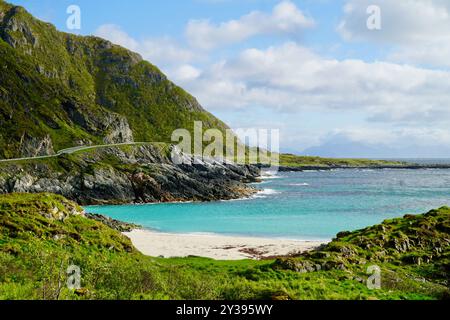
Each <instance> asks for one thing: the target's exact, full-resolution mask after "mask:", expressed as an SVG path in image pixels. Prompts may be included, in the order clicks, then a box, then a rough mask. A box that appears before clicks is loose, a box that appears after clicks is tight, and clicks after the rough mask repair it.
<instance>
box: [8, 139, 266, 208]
mask: <svg viewBox="0 0 450 320" xmlns="http://www.w3.org/2000/svg"><path fill="white" fill-rule="evenodd" d="M259 176H260V170H259V168H257V167H255V166H238V165H234V164H222V163H219V162H215V161H208V162H207V163H206V162H205V163H200V164H192V165H187V164H183V165H177V164H175V163H173V162H172V160H171V157H170V150H169V149H168V147H167V146H166V147H161V146H154V145H142V146H127V147H123V148H121V147H108V148H102V149H96V150H92V151H89V152H82V153H79V154H73V155H62V156H60V157H57V158H54V159H42V160H35V161H27V162H18V163H14V164H1V165H0V194H6V193H41V192H49V193H55V194H60V195H63V196H64V197H66V198H68V199H70V200H73V201H76V202H77V203H79V204H81V205H106V204H112V205H116V204H129V203H160V202H184V201H214V200H232V199H239V198H242V197H248V196H251V195H253V194H255V193H256V192H257V190H256V189H255V188H253V187H251V186H250V185H248V183H251V182H257V181H258V177H259Z"/></svg>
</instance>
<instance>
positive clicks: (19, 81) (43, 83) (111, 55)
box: [0, 0, 227, 159]
mask: <svg viewBox="0 0 450 320" xmlns="http://www.w3.org/2000/svg"><path fill="white" fill-rule="evenodd" d="M0 69H1V72H0V159H1V158H14V157H21V156H35V155H46V154H52V153H53V152H54V151H57V150H60V149H63V148H67V147H72V146H74V145H88V144H98V143H115V142H130V141H133V140H134V141H149V142H150V141H158V142H169V141H170V137H171V134H172V131H173V130H174V129H178V128H186V129H188V130H192V128H193V122H194V121H195V120H198V121H203V123H204V127H205V129H208V128H212V127H214V128H218V129H221V130H225V129H226V128H227V127H226V125H225V124H224V123H222V122H221V121H220V120H218V119H216V118H215V117H214V116H212V115H211V114H209V113H208V112H206V111H205V110H204V109H203V108H202V107H201V106H200V105H199V103H198V102H197V101H196V99H195V98H193V97H192V96H191V95H189V94H188V93H187V92H185V91H184V90H183V89H181V88H180V87H178V86H176V85H174V84H173V83H172V82H170V81H169V80H168V79H167V77H166V76H165V75H164V74H162V73H161V71H159V70H158V68H156V67H155V66H153V65H152V64H150V63H149V62H146V61H143V60H142V58H141V57H140V56H139V55H138V54H136V53H133V52H130V51H128V50H126V49H124V48H122V47H120V46H117V45H114V44H112V43H110V42H108V41H106V40H103V39H100V38H97V37H81V36H76V35H72V34H67V33H62V32H59V31H57V30H56V28H55V27H54V26H52V25H50V24H48V23H44V22H42V21H39V20H37V19H35V18H34V17H33V16H31V15H30V14H29V13H28V12H26V10H25V9H23V8H22V7H18V6H13V5H10V4H8V3H6V2H4V1H3V0H0Z"/></svg>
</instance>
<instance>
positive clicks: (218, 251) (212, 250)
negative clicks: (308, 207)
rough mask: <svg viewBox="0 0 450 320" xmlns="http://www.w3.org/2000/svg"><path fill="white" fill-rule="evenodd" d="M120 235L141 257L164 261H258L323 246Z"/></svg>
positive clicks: (133, 233)
mask: <svg viewBox="0 0 450 320" xmlns="http://www.w3.org/2000/svg"><path fill="white" fill-rule="evenodd" d="M123 234H124V235H125V236H127V237H128V238H129V239H130V240H131V241H132V243H133V245H134V246H135V247H136V249H137V250H139V251H140V252H141V253H143V254H144V255H147V256H152V257H164V258H183V257H189V256H197V257H203V258H210V259H215V260H244V259H253V260H261V259H267V258H273V257H280V256H289V255H293V254H299V253H302V252H306V251H311V250H313V249H315V248H317V247H319V246H320V245H322V244H325V243H326V242H325V241H314V240H311V241H308V240H283V239H270V238H256V237H246V236H239V237H233V236H223V235H215V234H174V233H162V232H156V231H150V230H144V229H134V230H132V231H131V232H124V233H123Z"/></svg>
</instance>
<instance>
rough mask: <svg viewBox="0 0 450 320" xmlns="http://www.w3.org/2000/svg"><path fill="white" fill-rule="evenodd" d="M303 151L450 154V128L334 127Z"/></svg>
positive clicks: (354, 154)
mask: <svg viewBox="0 0 450 320" xmlns="http://www.w3.org/2000/svg"><path fill="white" fill-rule="evenodd" d="M321 140H322V141H321V142H320V143H318V144H317V145H316V146H315V147H310V148H308V149H306V150H305V151H304V154H308V155H318V156H331V157H367V158H392V157H394V158H395V157H403V158H405V157H406V158H433V157H436V158H437V157H449V156H450V132H449V131H448V130H445V129H432V128H424V127H422V128H398V129H395V128H394V129H378V128H367V127H366V128H350V129H340V130H333V131H331V132H330V133H328V134H326V135H324V136H323V137H322V138H321Z"/></svg>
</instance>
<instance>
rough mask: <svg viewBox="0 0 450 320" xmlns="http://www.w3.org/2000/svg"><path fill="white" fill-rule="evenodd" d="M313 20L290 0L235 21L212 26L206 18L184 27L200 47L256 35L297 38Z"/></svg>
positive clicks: (197, 46)
mask: <svg viewBox="0 0 450 320" xmlns="http://www.w3.org/2000/svg"><path fill="white" fill-rule="evenodd" d="M313 25H314V20H312V19H311V18H308V17H306V16H305V15H304V14H303V12H302V11H301V10H300V9H299V8H297V6H296V5H295V4H294V3H292V2H291V1H283V2H281V3H279V4H277V5H276V6H275V7H274V9H273V11H272V13H271V14H266V13H263V12H260V11H253V12H251V13H249V14H247V15H245V16H243V17H241V18H240V19H238V20H231V21H228V22H223V23H221V24H219V25H213V24H212V23H211V22H210V21H209V20H191V21H189V23H188V25H187V28H186V37H187V39H188V41H189V43H190V44H191V45H192V46H193V47H195V48H200V49H204V50H209V49H213V48H216V47H220V46H224V45H229V44H233V43H238V42H241V41H244V40H246V39H248V38H251V37H253V36H258V35H279V34H284V35H290V36H294V37H298V36H299V34H300V33H301V32H302V31H303V30H304V29H305V28H309V27H312V26H313Z"/></svg>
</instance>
